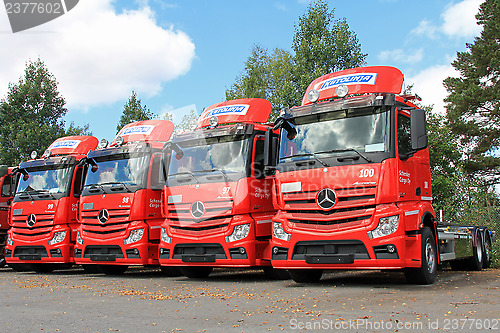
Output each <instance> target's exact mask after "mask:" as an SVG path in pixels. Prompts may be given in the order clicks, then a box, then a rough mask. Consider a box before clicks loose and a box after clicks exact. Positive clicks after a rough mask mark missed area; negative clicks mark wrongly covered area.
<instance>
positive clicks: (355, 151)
mask: <svg viewBox="0 0 500 333" xmlns="http://www.w3.org/2000/svg"><path fill="white" fill-rule="evenodd" d="M348 151H352V152H354V153H356V154H358V155H359V156H361V157H362V158H363V159H364V160H365V161H367V162H368V163H373V161H372V160H371V159H369V158H368V157H366V156H365V155H363V154H361V153H360V152H359V151H357V150H356V149H354V148H346V149H332V150H325V151H318V152H316V154H328V153H345V152H348Z"/></svg>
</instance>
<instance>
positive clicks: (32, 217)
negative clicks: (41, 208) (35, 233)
mask: <svg viewBox="0 0 500 333" xmlns="http://www.w3.org/2000/svg"><path fill="white" fill-rule="evenodd" d="M35 223H36V216H35V214H30V215H28V218H27V219H26V224H27V225H28V227H30V228H32V227H34V226H35Z"/></svg>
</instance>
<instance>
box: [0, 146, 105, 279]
mask: <svg viewBox="0 0 500 333" xmlns="http://www.w3.org/2000/svg"><path fill="white" fill-rule="evenodd" d="M97 144H98V140H97V139H96V138H95V137H92V136H68V137H63V138H59V139H57V140H56V141H54V142H53V143H52V144H51V145H50V146H49V147H48V148H47V150H45V152H44V154H43V156H42V157H41V158H38V156H37V153H36V152H33V153H32V156H31V157H32V160H29V161H26V162H22V163H21V164H20V165H19V168H17V169H16V170H15V173H16V174H19V180H18V182H17V191H16V195H15V197H14V199H13V202H12V205H11V209H10V221H11V228H10V229H9V231H8V236H7V245H6V249H5V258H6V261H7V263H8V265H9V267H11V268H13V269H14V270H35V271H37V272H50V271H52V270H54V269H55V268H61V267H66V266H71V265H72V264H73V263H74V258H73V248H74V243H75V240H76V228H77V226H78V220H77V216H78V201H79V200H80V194H81V190H82V188H81V184H82V178H83V176H84V168H83V167H82V166H81V165H80V164H79V161H80V160H81V159H83V158H85V156H86V154H87V152H88V151H89V150H91V149H95V147H96V146H97Z"/></svg>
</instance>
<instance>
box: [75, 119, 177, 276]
mask: <svg viewBox="0 0 500 333" xmlns="http://www.w3.org/2000/svg"><path fill="white" fill-rule="evenodd" d="M173 130H174V125H173V124H172V122H170V121H168V120H145V121H139V122H135V123H131V124H128V125H126V126H124V127H123V128H122V129H121V130H120V131H119V132H118V134H117V136H116V137H115V139H114V140H113V142H112V143H111V144H110V145H109V147H108V146H107V142H103V143H102V144H101V147H100V148H99V149H97V150H95V151H92V152H90V153H89V154H88V156H87V159H86V165H87V167H88V169H89V171H88V172H87V174H86V178H85V181H84V188H83V191H82V196H81V199H80V210H79V211H80V217H79V219H80V222H81V225H80V227H79V229H78V234H77V240H76V246H75V252H74V254H75V262H76V263H77V264H81V265H83V267H84V268H85V269H88V270H90V271H95V270H97V271H100V272H104V273H109V274H115V273H123V272H125V270H126V269H127V267H128V266H129V265H139V266H144V265H159V263H158V243H159V242H160V224H161V223H162V222H163V218H162V211H161V195H162V190H163V186H164V183H165V180H164V177H163V176H162V174H163V172H162V171H161V170H162V169H161V168H162V165H163V163H162V158H163V153H162V151H163V145H164V144H165V143H166V142H167V141H168V140H169V139H170V136H171V134H172V132H173Z"/></svg>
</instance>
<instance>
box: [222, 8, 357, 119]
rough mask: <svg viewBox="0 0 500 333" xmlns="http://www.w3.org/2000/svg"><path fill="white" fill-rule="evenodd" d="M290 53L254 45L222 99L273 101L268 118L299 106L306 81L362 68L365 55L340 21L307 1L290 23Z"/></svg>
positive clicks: (342, 21) (344, 24)
mask: <svg viewBox="0 0 500 333" xmlns="http://www.w3.org/2000/svg"><path fill="white" fill-rule="evenodd" d="M292 50H293V51H294V54H292V53H290V52H288V51H286V50H283V49H275V50H273V52H272V53H269V52H268V51H267V50H266V49H265V48H262V47H261V46H258V45H255V46H254V47H253V48H252V52H251V55H250V56H249V57H248V59H247V61H246V62H245V69H244V71H243V74H242V75H240V76H238V77H237V78H236V82H235V83H234V84H233V85H232V86H231V88H229V89H228V90H227V91H226V99H227V100H230V99H235V98H265V99H267V100H269V101H270V102H271V104H272V105H273V110H274V112H273V114H272V116H271V119H273V118H274V117H276V116H277V113H278V111H279V110H280V109H281V108H283V107H290V106H294V105H300V103H301V101H302V96H303V94H304V92H305V90H306V88H307V86H308V85H309V83H310V82H311V81H312V80H313V79H315V78H316V77H319V76H321V75H323V74H326V73H329V72H332V71H337V70H341V69H346V68H351V67H358V66H362V65H364V63H365V58H366V54H363V53H362V52H361V46H360V44H359V42H358V39H357V37H356V35H355V34H354V33H353V32H352V31H350V30H349V26H348V25H347V22H346V20H345V19H343V20H335V17H334V14H333V11H329V10H328V5H327V4H326V3H325V2H324V1H322V0H318V1H316V2H314V3H312V4H310V5H309V8H308V10H307V12H306V13H305V14H304V15H303V16H302V17H300V18H299V23H298V26H296V27H295V36H294V39H293V45H292Z"/></svg>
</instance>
